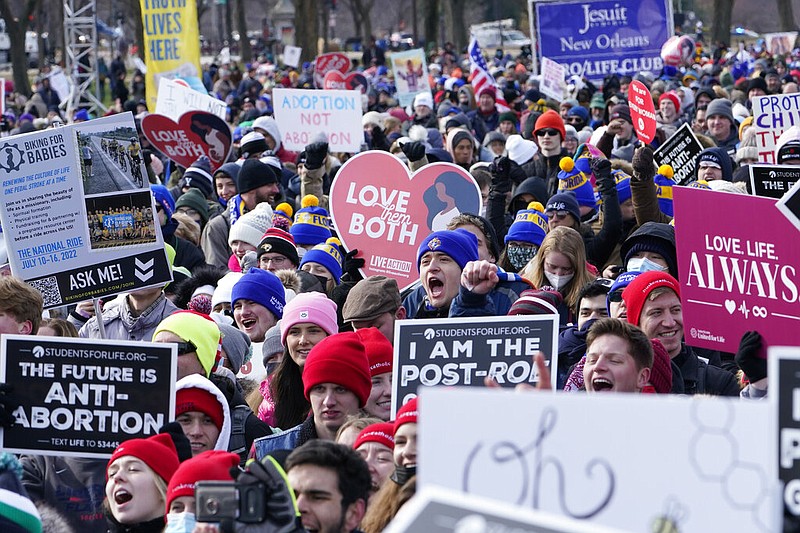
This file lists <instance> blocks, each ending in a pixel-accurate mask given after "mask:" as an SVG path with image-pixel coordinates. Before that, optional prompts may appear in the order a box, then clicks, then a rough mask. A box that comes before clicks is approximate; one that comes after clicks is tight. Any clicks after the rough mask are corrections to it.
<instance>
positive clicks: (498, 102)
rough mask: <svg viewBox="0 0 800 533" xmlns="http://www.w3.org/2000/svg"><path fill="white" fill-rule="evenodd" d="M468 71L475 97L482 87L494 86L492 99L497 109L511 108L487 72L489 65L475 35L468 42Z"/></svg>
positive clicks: (505, 109) (501, 110)
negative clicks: (494, 94)
mask: <svg viewBox="0 0 800 533" xmlns="http://www.w3.org/2000/svg"><path fill="white" fill-rule="evenodd" d="M469 73H470V75H471V76H472V89H473V90H474V91H475V96H476V97H477V95H478V94H480V92H481V89H483V88H484V87H487V86H488V87H494V89H495V92H496V94H497V97H496V98H495V100H494V101H495V107H497V110H498V111H500V112H501V113H502V112H504V111H510V110H511V108H510V107H508V103H507V102H506V100H505V97H504V96H503V91H501V90H500V88H499V87H498V86H497V84H496V83H495V81H494V78H493V77H492V75H491V74H489V66H488V65H487V64H486V60H485V59H484V58H483V54H482V53H481V46H480V45H479V44H478V39H476V38H475V37H472V39H471V40H470V42H469Z"/></svg>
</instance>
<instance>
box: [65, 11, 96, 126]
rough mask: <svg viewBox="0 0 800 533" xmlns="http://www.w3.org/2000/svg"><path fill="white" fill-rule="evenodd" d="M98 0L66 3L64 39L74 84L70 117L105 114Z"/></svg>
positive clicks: (68, 69)
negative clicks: (83, 110) (88, 112)
mask: <svg viewBox="0 0 800 533" xmlns="http://www.w3.org/2000/svg"><path fill="white" fill-rule="evenodd" d="M96 12H97V10H96V1H95V0H65V1H64V39H65V40H66V43H65V44H66V46H65V49H66V51H67V54H66V60H67V77H69V78H70V80H71V81H72V87H71V92H70V95H69V98H67V99H66V100H67V114H68V115H70V114H71V113H72V111H73V110H75V109H78V108H88V109H90V110H91V111H93V112H94V113H95V114H97V113H98V112H101V111H102V112H105V111H106V107H105V106H104V105H103V103H102V102H101V101H100V98H99V92H98V91H99V86H98V83H97V81H98V77H99V76H98V71H97V59H98V55H97V16H96Z"/></svg>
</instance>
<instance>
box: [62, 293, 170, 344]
mask: <svg viewBox="0 0 800 533" xmlns="http://www.w3.org/2000/svg"><path fill="white" fill-rule="evenodd" d="M177 310H178V308H177V307H176V306H175V304H173V303H172V302H171V301H169V300H168V299H167V298H166V297H165V296H164V295H163V294H161V295H160V296H159V297H158V299H157V300H156V301H155V302H153V303H152V304H151V305H150V306H149V307H148V308H147V309H145V310H144V312H143V313H142V314H141V315H139V316H138V317H134V316H133V315H131V311H130V306H129V304H128V299H127V297H126V298H124V299H123V300H122V302H121V303H120V304H119V305H113V306H108V307H106V308H105V309H103V315H102V317H103V326H104V328H105V338H106V339H116V340H126V341H127V340H131V341H145V342H149V341H151V340H152V339H153V333H154V332H155V330H156V326H158V324H159V323H160V322H161V321H162V320H164V319H165V318H166V317H168V316H169V315H171V314H172V313H174V312H175V311H177ZM78 336H79V337H82V338H84V339H99V338H101V337H100V328H99V327H98V325H97V317H96V316H93V317H92V318H90V319H89V320H88V321H87V322H86V324H84V325H83V326H82V327H81V329H80V331H79V332H78Z"/></svg>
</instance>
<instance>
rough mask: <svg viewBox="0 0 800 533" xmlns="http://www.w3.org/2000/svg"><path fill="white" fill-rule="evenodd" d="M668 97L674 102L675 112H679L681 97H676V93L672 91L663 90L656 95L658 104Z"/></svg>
mask: <svg viewBox="0 0 800 533" xmlns="http://www.w3.org/2000/svg"><path fill="white" fill-rule="evenodd" d="M666 98H669V99H670V100H671V101H672V103H673V104H675V113H680V112H681V99H680V98H678V95H677V94H675V93H674V92H672V91H668V92H665V93H664V94H662V95H661V96H659V97H658V105H661V102H662V101H664V99H666Z"/></svg>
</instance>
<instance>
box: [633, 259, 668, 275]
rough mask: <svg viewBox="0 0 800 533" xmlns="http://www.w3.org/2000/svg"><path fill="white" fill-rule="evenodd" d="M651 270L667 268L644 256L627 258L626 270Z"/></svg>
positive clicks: (661, 270) (660, 270) (663, 270)
mask: <svg viewBox="0 0 800 533" xmlns="http://www.w3.org/2000/svg"><path fill="white" fill-rule="evenodd" d="M651 270H657V271H659V272H666V271H667V270H669V269H668V268H667V267H665V266H661V265H659V264H658V263H656V262H655V261H651V260H650V259H648V258H646V257H633V258H631V259H629V260H628V272H649V271H651Z"/></svg>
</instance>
